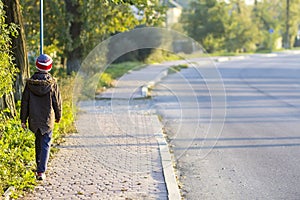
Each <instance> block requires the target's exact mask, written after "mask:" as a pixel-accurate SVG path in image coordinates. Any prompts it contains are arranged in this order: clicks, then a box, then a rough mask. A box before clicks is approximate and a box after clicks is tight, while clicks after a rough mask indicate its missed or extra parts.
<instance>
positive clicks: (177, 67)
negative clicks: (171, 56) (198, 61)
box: [168, 64, 188, 74]
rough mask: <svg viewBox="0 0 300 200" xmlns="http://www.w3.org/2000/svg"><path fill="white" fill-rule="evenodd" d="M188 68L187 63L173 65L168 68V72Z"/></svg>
mask: <svg viewBox="0 0 300 200" xmlns="http://www.w3.org/2000/svg"><path fill="white" fill-rule="evenodd" d="M185 68H188V65H187V64H180V65H173V66H171V67H170V68H169V69H168V74H173V73H177V72H179V71H180V70H181V69H185Z"/></svg>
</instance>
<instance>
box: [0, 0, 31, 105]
mask: <svg viewBox="0 0 300 200" xmlns="http://www.w3.org/2000/svg"><path fill="white" fill-rule="evenodd" d="M3 2H4V4H5V7H4V8H5V11H6V20H5V21H6V24H12V23H13V24H16V25H17V26H18V29H17V31H18V33H17V35H18V37H14V36H13V35H12V37H11V40H12V46H11V49H12V56H13V57H14V58H15V59H14V64H15V66H16V67H17V68H18V73H17V76H16V80H15V83H14V96H15V100H16V101H17V100H21V96H22V90H23V88H24V86H25V79H26V78H29V63H28V57H27V49H26V39H25V31H24V26H23V17H22V15H21V9H20V2H19V0H4V1H3Z"/></svg>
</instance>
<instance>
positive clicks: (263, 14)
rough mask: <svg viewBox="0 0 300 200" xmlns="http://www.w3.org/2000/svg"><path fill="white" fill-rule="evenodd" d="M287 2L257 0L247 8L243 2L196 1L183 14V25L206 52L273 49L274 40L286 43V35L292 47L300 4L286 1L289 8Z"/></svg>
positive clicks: (233, 0) (231, 0)
mask: <svg viewBox="0 0 300 200" xmlns="http://www.w3.org/2000/svg"><path fill="white" fill-rule="evenodd" d="M287 1H288V0H263V1H258V0H256V1H255V4H251V5H249V4H246V3H245V0H230V1H228V0H195V1H194V2H192V3H191V4H190V8H189V9H187V10H185V11H184V14H183V16H182V23H183V25H184V28H185V30H186V31H187V33H188V35H189V36H191V37H192V38H194V39H195V40H197V41H199V42H200V43H201V44H202V45H203V46H204V48H206V49H207V51H208V52H214V51H229V52H244V51H255V50H257V49H272V48H273V47H274V45H275V42H276V41H278V40H280V39H281V40H283V42H285V41H284V40H286V39H287V37H286V36H285V35H286V34H288V35H289V37H288V38H289V39H288V40H289V41H288V42H289V43H290V44H291V46H292V44H294V41H295V38H296V36H297V32H298V26H299V24H300V14H299V12H298V11H299V8H300V4H299V3H300V1H299V0H289V2H290V4H289V6H287ZM287 10H289V17H288V15H287ZM287 27H288V29H287ZM287 31H288V33H287Z"/></svg>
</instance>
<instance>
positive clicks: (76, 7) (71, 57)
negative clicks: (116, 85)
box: [21, 0, 164, 73]
mask: <svg viewBox="0 0 300 200" xmlns="http://www.w3.org/2000/svg"><path fill="white" fill-rule="evenodd" d="M21 1H22V5H23V6H24V7H26V8H27V9H26V10H29V11H27V12H29V13H30V15H26V19H25V24H26V26H25V28H26V33H27V39H28V41H29V44H28V47H29V49H30V52H31V53H32V52H33V55H35V54H34V52H36V50H37V49H38V43H37V42H36V41H38V27H39V21H38V20H39V16H37V13H38V12H37V8H38V7H39V6H38V4H39V2H38V1H32V0H21ZM132 6H136V7H137V9H138V10H139V13H137V14H135V13H133V10H132ZM44 10H45V13H44V30H45V33H44V44H45V52H46V53H49V54H50V53H52V52H53V51H55V52H58V53H57V54H58V55H57V54H56V55H55V56H59V57H61V58H62V62H61V63H64V62H63V61H64V60H65V59H64V58H67V59H66V60H67V62H66V65H67V71H68V73H71V72H72V71H77V70H78V68H79V66H80V64H81V61H82V59H83V58H84V57H85V56H86V55H87V54H88V53H89V52H90V51H91V50H92V49H93V48H94V47H95V46H96V45H97V44H99V42H101V41H103V40H104V39H106V38H108V37H109V36H111V35H113V34H116V33H119V32H124V31H127V30H130V29H133V28H134V27H136V26H137V25H140V24H147V25H151V26H152V25H157V24H159V23H161V22H163V20H162V19H163V15H162V13H163V12H164V9H163V7H162V6H161V5H160V4H159V1H158V0H131V1H126V0H111V1H107V0H64V1H60V0H49V1H46V2H45V5H44ZM136 15H139V18H137V17H136ZM47 30H51V31H47ZM49 47H51V48H49Z"/></svg>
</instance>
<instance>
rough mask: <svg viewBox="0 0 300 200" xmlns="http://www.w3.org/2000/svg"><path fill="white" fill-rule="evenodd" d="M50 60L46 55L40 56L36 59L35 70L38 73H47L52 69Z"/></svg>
mask: <svg viewBox="0 0 300 200" xmlns="http://www.w3.org/2000/svg"><path fill="white" fill-rule="evenodd" d="M52 62H53V61H52V58H51V57H50V56H49V55H47V54H41V55H40V56H39V57H38V58H37V59H36V62H35V64H36V68H37V69H38V70H40V71H43V72H48V71H50V70H51V68H52Z"/></svg>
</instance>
